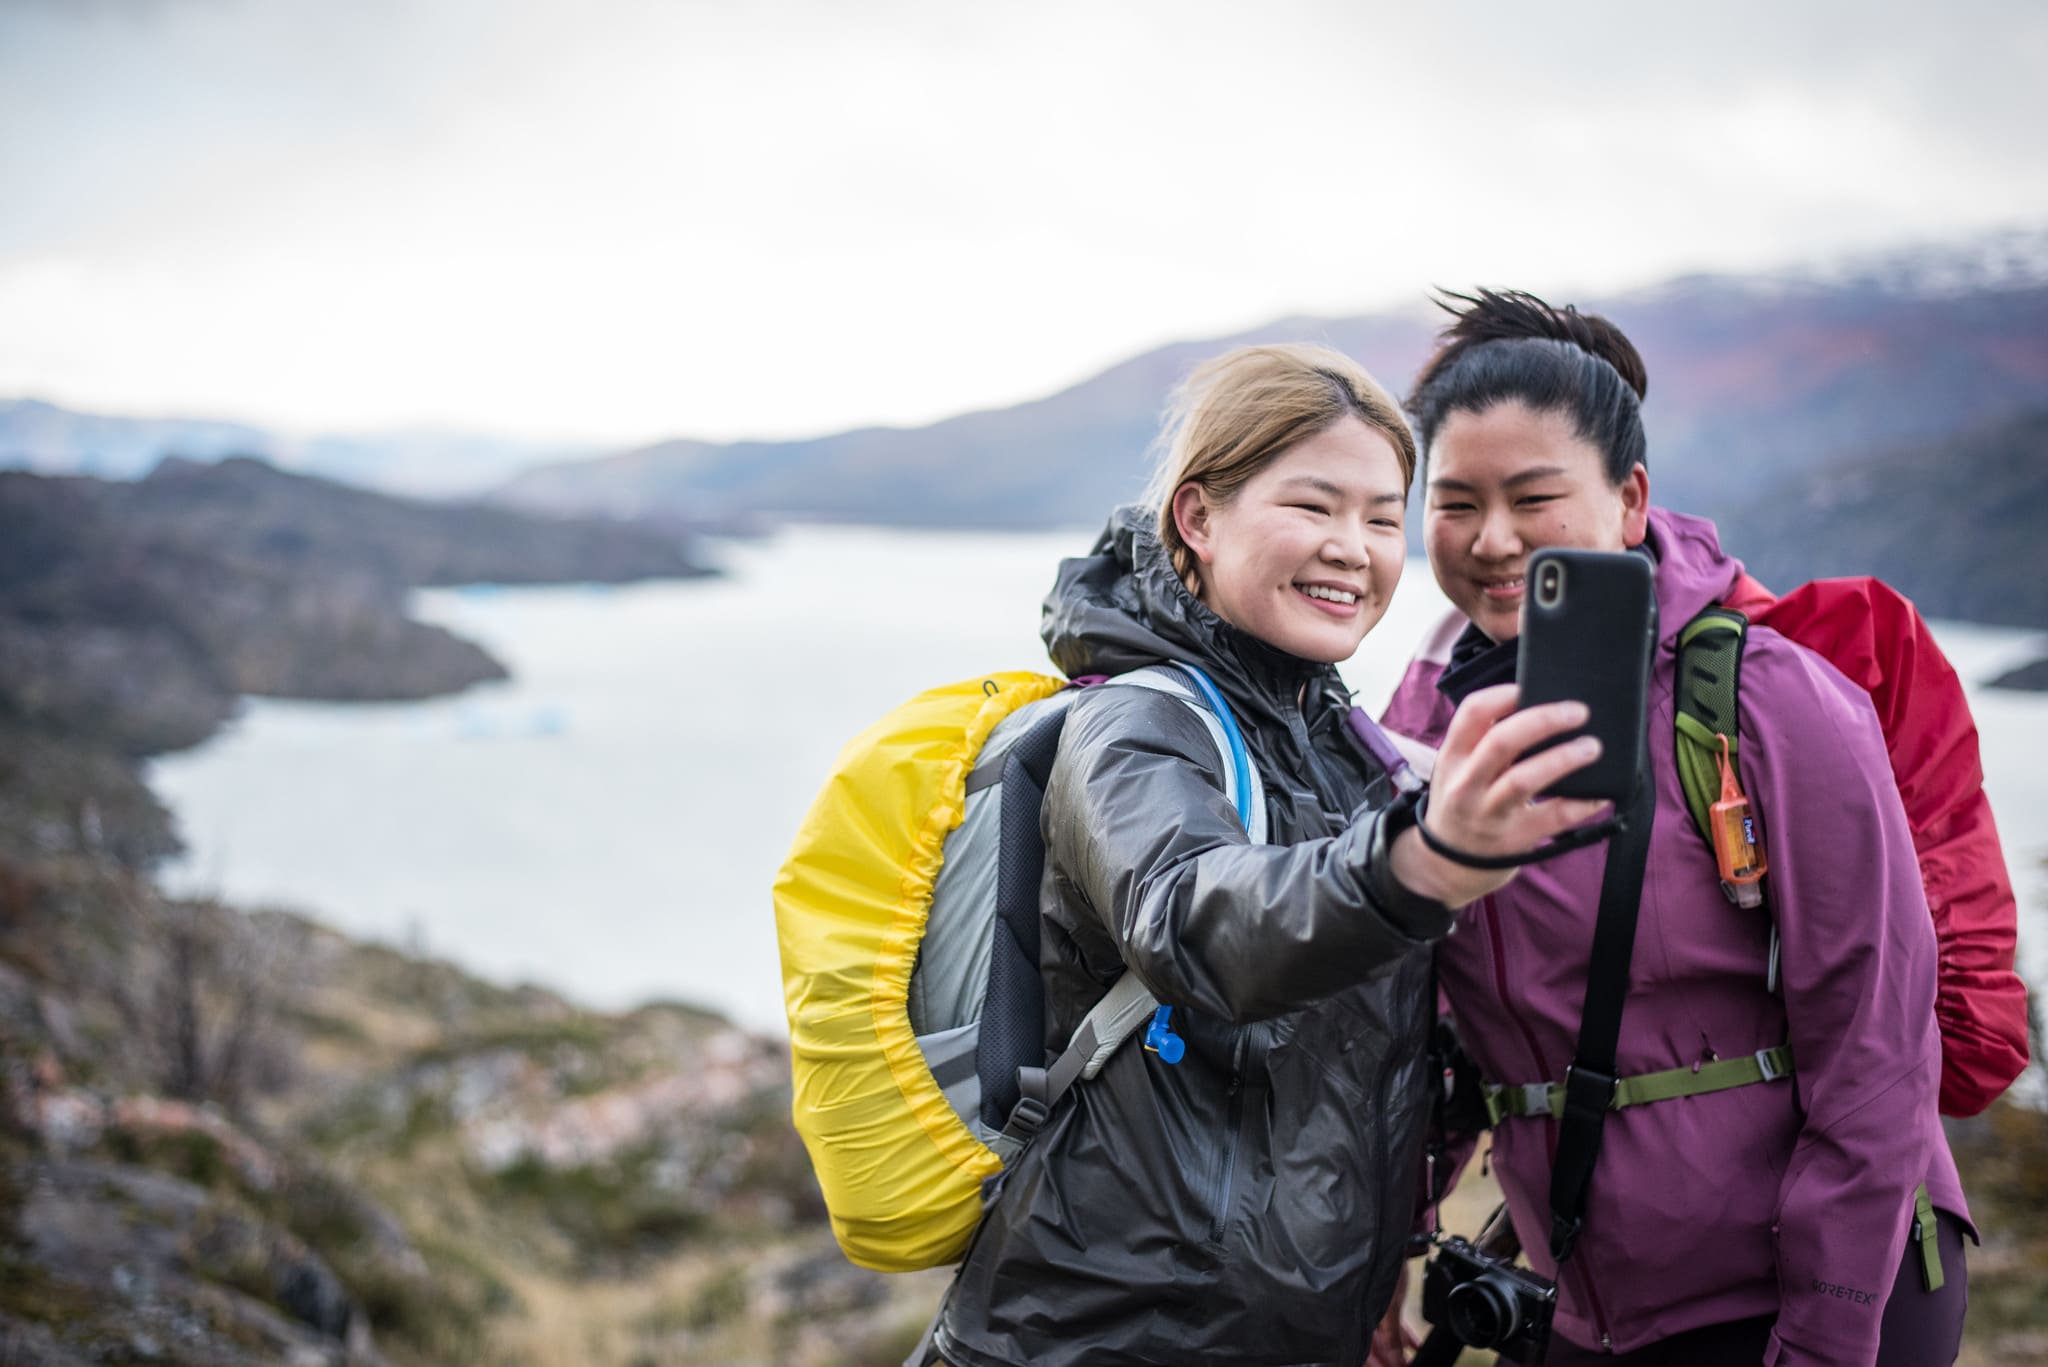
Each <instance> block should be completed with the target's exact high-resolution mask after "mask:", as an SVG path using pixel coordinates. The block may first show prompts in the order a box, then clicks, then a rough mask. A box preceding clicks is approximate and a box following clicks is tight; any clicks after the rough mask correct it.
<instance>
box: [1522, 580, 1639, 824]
mask: <svg viewBox="0 0 2048 1367" xmlns="http://www.w3.org/2000/svg"><path fill="white" fill-rule="evenodd" d="M1527 584H1528V590H1527V596H1526V597H1524V599H1523V600H1522V634H1521V638H1520V641H1519V644H1518V646H1517V663H1516V672H1515V678H1516V681H1517V682H1518V683H1519V684H1520V686H1521V705H1522V706H1523V707H1525V708H1527V707H1535V706H1539V705H1541V704H1543V703H1550V702H1566V701H1574V702H1582V703H1584V704H1586V706H1587V708H1588V709H1589V711H1590V714H1591V715H1590V716H1589V718H1588V719H1587V722H1586V724H1585V725H1584V726H1581V727H1578V728H1575V729H1573V730H1571V731H1567V732H1565V733H1563V734H1562V735H1559V736H1555V737H1552V738H1551V739H1549V740H1546V741H1544V742H1542V743H1541V744H1539V745H1537V746H1535V747H1533V748H1532V749H1531V750H1530V751H1529V753H1530V754H1537V753H1540V752H1541V751H1543V750H1546V749H1548V748H1550V747H1551V746H1553V745H1558V744H1561V743H1563V742H1565V741H1568V740H1572V739H1575V738H1577V737H1579V736H1586V735H1590V736H1596V737H1598V738H1599V740H1600V758H1599V759H1597V760H1595V761H1594V762H1593V763H1591V764H1589V765H1586V766H1585V767H1584V768H1581V769H1575V770H1573V771H1572V772H1571V773H1569V774H1566V775H1565V776H1564V777H1563V778H1560V779H1558V780H1557V781H1556V782H1555V783H1552V784H1551V785H1550V786H1549V787H1547V788H1545V789H1544V790H1543V796H1545V797H1599V798H1606V799H1608V800H1609V801H1612V802H1615V803H1621V802H1623V801H1625V800H1626V799H1627V798H1628V797H1629V795H1630V793H1631V792H1633V791H1634V788H1635V781H1636V775H1637V773H1639V772H1640V771H1641V769H1642V765H1643V747H1644V744H1645V741H1646V737H1647V734H1648V730H1649V720H1648V710H1649V690H1650V660H1651V658H1652V653H1653V651H1654V650H1655V648H1656V644H1657V599H1656V594H1655V591H1654V589H1655V585H1654V583H1653V577H1652V574H1651V569H1650V562H1649V561H1648V560H1646V559H1644V558H1643V557H1642V556H1640V555H1637V554H1634V553H1632V552H1627V551H1583V550H1566V549H1561V548H1556V547H1551V548H1546V549H1544V550H1540V551H1538V552H1536V553H1535V554H1534V555H1532V556H1530V557H1529V566H1528V572H1527Z"/></svg>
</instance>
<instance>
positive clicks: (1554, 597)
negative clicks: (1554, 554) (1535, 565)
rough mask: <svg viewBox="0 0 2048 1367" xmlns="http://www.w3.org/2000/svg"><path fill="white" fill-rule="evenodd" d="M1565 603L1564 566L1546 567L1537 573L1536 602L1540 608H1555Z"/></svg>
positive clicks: (1550, 565)
mask: <svg viewBox="0 0 2048 1367" xmlns="http://www.w3.org/2000/svg"><path fill="white" fill-rule="evenodd" d="M1563 601H1564V566H1562V565H1558V564H1554V563H1553V564H1549V565H1545V566H1544V567H1543V568H1542V569H1540V570H1538V571H1537V572H1536V602H1537V604H1538V605H1539V606H1542V607H1546V608H1554V607H1556V606H1557V605H1558V604H1559V603H1561V602H1563Z"/></svg>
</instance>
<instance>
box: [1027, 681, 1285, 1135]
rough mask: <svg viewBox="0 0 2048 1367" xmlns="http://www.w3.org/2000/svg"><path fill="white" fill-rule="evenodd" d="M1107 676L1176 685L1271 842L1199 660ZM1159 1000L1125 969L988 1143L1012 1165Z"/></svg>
mask: <svg viewBox="0 0 2048 1367" xmlns="http://www.w3.org/2000/svg"><path fill="white" fill-rule="evenodd" d="M1103 682H1104V684H1105V685H1107V684H1124V685H1127V686H1129V687H1132V688H1149V689H1152V690H1154V691H1155V692H1159V693H1171V694H1172V695H1173V696H1174V697H1176V698H1179V699H1180V700H1181V701H1182V702H1185V703H1186V704H1187V705H1188V707H1189V708H1190V709H1191V710H1192V711H1193V712H1194V714H1195V715H1196V716H1198V717H1200V718H1201V719H1202V724H1203V726H1204V727H1205V728H1206V729H1207V730H1208V732H1209V739H1210V740H1212V741H1214V742H1215V744H1216V753H1217V755H1219V756H1220V757H1221V758H1222V761H1223V772H1224V775H1225V776H1226V778H1227V779H1228V781H1229V783H1230V797H1231V801H1232V803H1233V805H1235V806H1236V808H1237V815H1238V819H1239V820H1240V821H1243V822H1244V823H1245V834H1246V835H1247V836H1249V837H1250V838H1251V842H1252V843H1253V844H1254V845H1263V844H1265V843H1266V835H1267V825H1266V785H1265V784H1264V782H1262V781H1261V780H1260V778H1259V769H1258V766H1257V765H1255V764H1253V763H1252V762H1251V757H1250V755H1249V754H1248V753H1247V752H1246V750H1245V745H1244V736H1243V735H1242V734H1241V733H1240V732H1239V731H1238V729H1237V719H1236V718H1235V717H1233V716H1231V714H1230V704H1229V703H1227V702H1225V701H1224V700H1223V694H1222V692H1221V691H1220V690H1219V689H1218V688H1217V687H1216V685H1215V684H1214V683H1212V682H1211V681H1210V680H1209V677H1208V676H1207V675H1205V674H1203V673H1202V671H1201V670H1199V669H1197V668H1195V667H1194V666H1193V665H1177V666H1176V665H1155V666H1152V667H1150V668H1147V669H1137V670H1133V671H1131V672H1130V673H1128V674H1119V675H1117V676H1116V677H1115V678H1112V679H1106V680H1104V681H1103ZM1190 685H1193V686H1192V687H1190ZM1159 1004H1160V1003H1159V999H1158V998H1157V997H1155V996H1153V995H1152V991H1151V989H1150V988H1148V987H1146V986H1145V984H1144V983H1143V982H1141V981H1140V980H1139V978H1138V975H1137V974H1135V973H1132V972H1130V971H1128V970H1126V971H1125V972H1124V974H1123V976H1121V977H1119V978H1118V979H1117V980H1116V981H1115V982H1114V983H1112V984H1110V988H1109V991H1108V992H1106V993H1104V994H1103V995H1102V998H1101V999H1100V1000H1099V1001H1097V1002H1096V1003H1095V1005H1094V1006H1092V1007H1090V1008H1089V1010H1088V1014H1087V1015H1086V1016H1084V1017H1083V1018H1082V1020H1081V1024H1080V1025H1079V1026H1078V1027H1077V1028H1076V1029H1075V1031H1074V1037H1073V1038H1072V1039H1071V1040H1069V1041H1068V1042H1067V1047H1066V1048H1065V1049H1064V1050H1063V1051H1061V1053H1060V1056H1059V1057H1058V1058H1056V1059H1054V1060H1053V1061H1052V1065H1051V1066H1050V1067H1047V1068H1020V1069H1018V1070H1017V1082H1018V1088H1019V1091H1020V1093H1021V1095H1020V1097H1019V1100H1018V1102H1017V1105H1016V1106H1015V1108H1014V1109H1012V1110H1011V1112H1010V1119H1009V1122H1008V1123H1007V1124H1005V1125H1004V1126H1003V1129H1002V1132H1001V1133H1000V1134H997V1135H995V1136H994V1137H993V1138H991V1139H990V1140H989V1145H988V1146H989V1148H990V1149H992V1150H994V1152H995V1154H996V1156H997V1157H998V1158H1000V1159H1002V1160H1003V1165H1004V1166H1005V1167H1008V1166H1009V1165H1010V1163H1011V1162H1013V1161H1014V1160H1015V1159H1016V1157H1017V1155H1018V1154H1019V1153H1021V1152H1023V1149H1024V1146H1025V1145H1026V1144H1028V1143H1030V1142H1031V1137H1032V1136H1033V1135H1034V1134H1036V1133H1038V1130H1039V1127H1040V1126H1042V1125H1044V1124H1045V1121H1046V1118H1047V1117H1048V1116H1050V1115H1051V1114H1052V1108H1053V1107H1054V1106H1057V1105H1058V1104H1059V1100H1060V1098H1061V1097H1063V1096H1065V1095H1066V1094H1067V1090H1068V1089H1069V1088H1070V1087H1072V1086H1073V1085H1074V1084H1075V1083H1076V1082H1077V1081H1079V1080H1080V1079H1082V1078H1088V1077H1094V1076H1095V1075H1096V1074H1097V1073H1099V1072H1101V1071H1102V1065H1103V1064H1105V1063H1107V1062H1109V1059H1110V1056H1111V1055H1113V1054H1115V1053H1116V1051H1117V1050H1118V1049H1120V1048H1122V1047H1123V1046H1124V1044H1125V1043H1126V1042H1127V1041H1128V1040H1129V1039H1130V1038H1131V1036H1133V1035H1135V1034H1137V1033H1138V1030H1139V1029H1140V1028H1141V1027H1142V1026H1143V1025H1144V1024H1145V1022H1146V1021H1148V1020H1149V1019H1151V1017H1152V1015H1153V1013H1154V1012H1156V1011H1157V1010H1158V1009H1159Z"/></svg>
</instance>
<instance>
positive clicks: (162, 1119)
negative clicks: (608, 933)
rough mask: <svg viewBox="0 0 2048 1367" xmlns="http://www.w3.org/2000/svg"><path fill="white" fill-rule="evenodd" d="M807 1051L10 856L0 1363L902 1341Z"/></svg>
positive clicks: (705, 1356) (666, 1356) (760, 1352)
mask: <svg viewBox="0 0 2048 1367" xmlns="http://www.w3.org/2000/svg"><path fill="white" fill-rule="evenodd" d="M787 1067H788V1065H787V1057H786V1053H785V1051H784V1049H783V1047H782V1046H781V1045H780V1044H779V1043H778V1042H775V1041H767V1040H762V1039H759V1038H756V1037H752V1036H749V1035H747V1034H745V1033H743V1032H741V1031H738V1030H736V1029H734V1028H732V1027H731V1026H729V1025H727V1024H725V1023H724V1022H723V1021H720V1020H718V1019H716V1018H714V1017H710V1016H707V1015H705V1014H703V1013H701V1012H697V1011H694V1010H691V1009H689V1008H687V1007H681V1006H670V1005H660V1004H657V1005H650V1006H647V1007H643V1008H641V1009H640V1010H637V1011H634V1012H631V1013H628V1014H625V1015H597V1014H593V1013H588V1012H583V1011H579V1010H577V1009H576V1008H574V1007H573V1006H571V1005H569V1004H568V1003H566V1002H564V1001H562V1000H561V999H559V998H557V997H555V996H552V995H550V994H548V993H545V992H541V991H538V990H535V989H518V988H510V989H508V988H500V987H495V986H492V985H489V984H486V983H482V982H479V981H477V980H476V979H473V978H470V977H468V976H467V975H465V974H463V973H461V972H459V971H457V970H456V969H454V968H451V967H450V966H448V965H446V964H441V963H435V962H431V961H427V960H423V959H417V958H411V957H408V956H406V955H403V954H400V953H397V952H395V951H393V950H390V949H386V948H382V947H378V946H370V945H361V944H355V943H352V942H349V941H347V940H344V939H342V938H341V937H339V936H336V935H334V934H332V933H331V932H328V931H325V930H323V929H321V928H319V927H317V926H314V925H311V924H309V923H307V922H305V921H302V920H298V919H295V918H292V917H287V916H282V915H258V916H253V917H252V916H243V915H241V914H240V913H237V912H233V911H229V910H227V909H225V908H221V907H217V906H212V905H208V904H203V903H176V902H167V901H164V900H162V899H160V898H158V897H156V896H155V895H154V894H153V893H152V892H151V891H150V890H149V889H148V887H147V886H146V885H144V884H141V883H138V882H136V881H135V880H133V879H131V878H128V877H126V876H124V875H119V874H114V873H110V872H108V871H107V870H105V869H103V868H95V867H92V866H89V865H85V864H81V863H79V862H76V861H42V862H39V863H36V864H27V865H24V864H8V865H0V1361H5V1362H31V1363H39V1364H66V1365H68V1364H74V1363H104V1362H159V1363H169V1364H192V1365H193V1367H199V1365H200V1364H204V1365H205V1367H242V1365H243V1364H248V1367H255V1365H256V1364H274V1363H282V1362H291V1363H297V1364H307V1365H308V1367H311V1365H312V1364H333V1367H342V1364H349V1367H375V1365H376V1364H393V1367H407V1365H408V1364H428V1363H444V1364H469V1363H482V1362H489V1363H494V1364H498V1363H502V1364H521V1363H528V1364H536V1365H538V1364H555V1363H576V1364H620V1367H625V1364H667V1363H678V1364H680V1363H692V1364H711V1363H741V1362H747V1363H768V1362H774V1363H779V1364H807V1363H815V1364H825V1363H833V1364H856V1365H858V1364H866V1363H872V1364H876V1365H877V1367H880V1364H885V1363H888V1364H893V1363H895V1362H897V1361H900V1360H901V1358H902V1355H903V1354H904V1353H905V1352H907V1351H908V1349H909V1346H910V1344H911V1343H912V1342H914V1341H915V1339H916V1338H917V1336H918V1334H919V1333H920V1332H921V1330H922V1328H923V1324H924V1321H925V1319H926V1318H927V1317H928V1316H929V1314H930V1311H931V1307H932V1305H933V1304H934V1303H935V1300H936V1296H937V1293H938V1290H939V1286H940V1280H939V1279H937V1278H934V1277H910V1278H882V1277H879V1276H876V1275H873V1274H868V1273H862V1272H859V1271H857V1270H855V1269H853V1268H851V1267H850V1266H849V1265H847V1264H846V1263H845V1262H844V1261H843V1260H842V1259H841V1258H840V1257H839V1255H838V1253H837V1250H836V1248H835V1247H834V1246H833V1245H832V1242H831V1239H830V1236H829V1234H828V1233H827V1232H826V1231H825V1229H824V1227H823V1225H822V1211H821V1208H820V1206H819V1203H818V1198H817V1194H816V1189H815V1186H814V1185H813V1184H812V1182H811V1179H810V1177H809V1170H808V1168H807V1166H806V1164H805V1161H804V1157H803V1154H802V1150H801V1146H800V1145H799V1144H798V1143H797V1140H796V1137H795V1135H794V1132H793V1131H791V1130H790V1128H789V1125H788V1121H787V1110H788V1105H789V1091H788V1076H787Z"/></svg>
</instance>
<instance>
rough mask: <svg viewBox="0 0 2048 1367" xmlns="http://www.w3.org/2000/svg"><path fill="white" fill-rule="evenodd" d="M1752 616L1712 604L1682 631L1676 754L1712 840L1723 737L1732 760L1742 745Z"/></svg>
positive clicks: (1695, 820) (1698, 819) (1695, 815)
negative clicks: (1744, 682) (1711, 819)
mask: <svg viewBox="0 0 2048 1367" xmlns="http://www.w3.org/2000/svg"><path fill="white" fill-rule="evenodd" d="M1748 630H1749V618H1747V617H1745V616H1744V615H1743V614H1742V613H1740V612H1737V611H1736V610H1735V609H1734V608H1725V607H1709V608H1705V609H1702V610H1701V612H1700V614H1699V615H1698V616H1697V617H1694V618H1693V619H1692V620H1691V621H1690V622H1687V623H1686V624H1685V628H1684V629H1683V630H1682V631H1680V632H1679V633H1678V677H1677V678H1676V679H1675V680H1674V681H1673V688H1674V696H1675V697H1676V699H1677V707H1676V709H1675V712H1674V715H1673V718H1672V722H1673V725H1674V726H1675V727H1676V728H1677V733H1678V734H1677V735H1676V736H1675V737H1674V740H1675V742H1676V743H1675V744H1674V745H1673V746H1672V754H1673V755H1674V756H1675V757H1676V759H1677V760H1678V782H1679V786H1681V787H1682V788H1684V789H1685V805H1686V808H1687V809H1688V810H1689V811H1691V813H1692V824H1693V825H1694V826H1695V827H1697V828H1698V830H1699V833H1700V838H1701V839H1702V840H1706V841H1708V842H1709V843H1710V844H1711V843H1712V840H1713V835H1712V831H1711V828H1710V827H1709V826H1708V824H1707V823H1708V819H1709V815H1708V809H1709V808H1710V807H1712V806H1713V804H1714V802H1715V801H1716V800H1717V799H1718V798H1719V797H1720V796H1721V768H1720V757H1721V741H1720V738H1721V737H1722V736H1726V737H1728V758H1729V760H1730V761H1731V762H1732V761H1733V760H1734V759H1735V758H1736V757H1737V756H1738V755H1739V754H1740V753H1741V750H1742V735H1741V725H1742V713H1741V701H1742V646H1743V642H1744V640H1745V639H1746V634H1747V632H1748Z"/></svg>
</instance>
